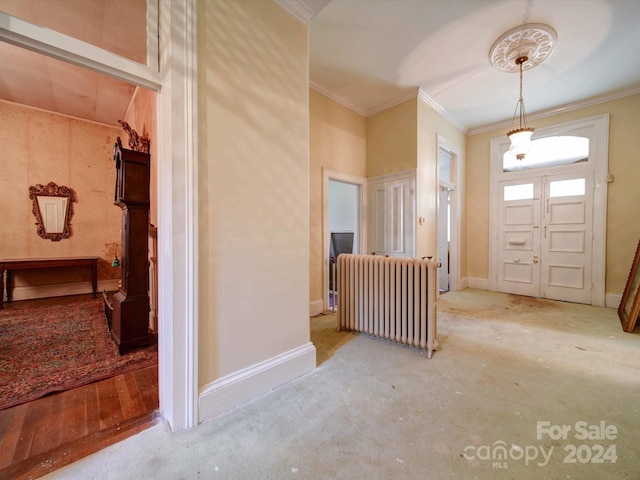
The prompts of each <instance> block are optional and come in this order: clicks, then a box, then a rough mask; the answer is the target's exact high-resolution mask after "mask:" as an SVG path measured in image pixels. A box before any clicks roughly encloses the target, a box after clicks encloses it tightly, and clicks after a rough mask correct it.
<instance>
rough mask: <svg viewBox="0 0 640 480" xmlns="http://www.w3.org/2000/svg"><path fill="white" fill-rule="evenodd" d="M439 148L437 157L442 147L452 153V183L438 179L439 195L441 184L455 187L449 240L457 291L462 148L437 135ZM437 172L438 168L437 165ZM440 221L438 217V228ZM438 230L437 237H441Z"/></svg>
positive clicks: (451, 194) (453, 286)
mask: <svg viewBox="0 0 640 480" xmlns="http://www.w3.org/2000/svg"><path fill="white" fill-rule="evenodd" d="M436 140H437V141H436V143H437V146H436V148H437V150H436V158H438V154H439V151H440V149H441V148H442V149H443V150H445V151H447V152H449V154H450V155H451V179H452V184H448V183H447V182H441V181H440V179H438V195H439V194H440V185H444V186H447V187H453V188H451V189H450V190H449V205H450V209H451V218H450V223H449V229H450V230H451V239H450V240H449V290H450V291H453V292H455V291H456V290H460V224H461V222H462V211H461V205H462V203H463V200H462V199H461V198H460V196H461V195H462V193H461V192H462V190H463V188H462V167H463V164H462V153H461V150H460V148H459V147H458V146H457V145H456V144H454V143H453V142H450V141H449V140H447V139H446V138H445V137H443V136H442V135H440V134H438V135H437V136H436ZM436 172H438V169H437V167H436ZM436 215H438V209H436ZM438 225H439V222H438V221H437V218H436V229H437V228H438ZM437 235H438V233H437V231H436V238H439V237H438V236H437Z"/></svg>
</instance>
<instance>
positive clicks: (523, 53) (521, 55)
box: [489, 23, 558, 160]
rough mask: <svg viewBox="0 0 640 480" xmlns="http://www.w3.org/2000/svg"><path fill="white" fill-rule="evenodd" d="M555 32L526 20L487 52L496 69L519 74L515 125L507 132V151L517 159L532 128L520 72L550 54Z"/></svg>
mask: <svg viewBox="0 0 640 480" xmlns="http://www.w3.org/2000/svg"><path fill="white" fill-rule="evenodd" d="M557 38H558V36H557V34H556V32H555V30H554V29H553V28H551V27H550V26H549V25H544V24H542V23H527V24H525V25H521V26H519V27H515V28H512V29H511V30H509V31H507V32H505V33H503V34H502V35H501V36H500V38H498V40H496V41H495V43H494V44H493V46H492V47H491V50H490V52H489V59H490V61H491V64H492V65H493V66H494V67H496V68H497V69H498V70H501V71H503V72H508V73H519V74H520V98H519V99H518V103H517V104H516V111H515V113H514V115H513V121H514V123H515V119H516V116H517V117H518V125H517V126H516V127H515V128H514V129H512V130H510V131H509V132H508V133H507V137H509V139H510V140H511V147H510V148H509V151H510V152H511V153H512V154H513V155H515V156H516V158H517V159H518V160H522V159H524V157H525V155H526V154H527V153H528V152H529V149H530V146H531V135H533V131H534V129H533V128H532V127H529V126H528V124H527V115H526V111H525V108H524V98H523V96H522V72H523V71H525V70H530V69H532V68H533V67H535V66H537V65H540V64H541V63H542V62H543V61H544V60H546V58H547V57H548V56H549V55H550V54H551V51H552V50H553V47H554V46H555V43H556V40H557Z"/></svg>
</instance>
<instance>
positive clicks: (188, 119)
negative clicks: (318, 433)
mask: <svg viewBox="0 0 640 480" xmlns="http://www.w3.org/2000/svg"><path fill="white" fill-rule="evenodd" d="M147 8H148V15H147V27H148V30H147V31H148V34H147V46H149V45H151V48H150V50H149V51H148V59H147V61H148V63H147V65H144V64H141V63H138V62H135V61H133V60H130V59H127V58H124V57H121V56H119V55H116V54H114V53H112V52H108V51H106V50H103V49H101V48H99V47H96V46H94V45H90V44H88V43H85V42H83V41H81V40H77V39H73V38H70V37H68V36H66V35H62V34H60V33H58V32H55V31H53V30H50V29H47V28H43V27H40V26H38V25H34V24H31V23H29V22H26V21H24V20H22V19H20V18H16V17H13V16H11V15H8V14H6V13H4V12H0V20H1V21H0V41H5V42H7V43H11V44H13V45H17V46H19V47H22V48H26V49H28V50H32V51H34V52H37V53H41V54H43V55H47V56H49V57H53V58H57V59H58V60H62V61H64V62H67V63H70V64H74V65H77V66H79V67H82V68H87V69H89V70H93V71H96V72H99V73H103V74H106V75H110V76H112V77H115V78H117V79H119V80H122V81H124V82H128V83H131V84H134V85H137V86H140V87H144V88H147V89H150V90H153V91H155V92H156V93H157V101H156V108H157V112H158V115H157V119H158V120H157V121H158V125H157V129H158V130H157V131H158V159H157V162H158V180H157V182H158V191H163V192H165V193H166V194H165V195H160V196H159V197H158V199H157V202H158V223H159V225H158V243H159V245H160V246H161V247H162V248H160V250H159V252H158V309H159V318H158V322H159V326H158V367H159V368H158V382H159V386H158V387H159V388H158V390H159V400H160V412H161V413H162V415H163V417H164V418H165V419H166V420H167V421H168V422H169V425H170V426H171V428H172V429H173V430H183V429H187V428H192V427H194V426H196V425H197V423H198V248H197V246H198V221H197V218H198V206H197V198H198V188H197V186H198V182H197V133H198V125H197V70H196V68H197V57H196V55H197V37H196V21H197V2H196V0H185V1H183V2H172V1H171V0H160V1H159V2H156V1H155V0H147ZM158 18H162V19H163V22H159V21H158V20H157V19H158ZM156 28H159V30H160V35H159V37H160V41H159V42H158V32H157V31H156V30H155V29H156ZM154 45H158V47H157V48H155V47H154ZM174 119H176V121H174Z"/></svg>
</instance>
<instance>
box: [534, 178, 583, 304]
mask: <svg viewBox="0 0 640 480" xmlns="http://www.w3.org/2000/svg"><path fill="white" fill-rule="evenodd" d="M592 192H593V181H592V180H591V179H590V178H589V176H588V175H576V174H565V175H548V176H547V177H546V178H544V200H545V202H546V204H545V207H544V212H543V222H542V223H543V225H542V234H543V239H542V252H541V259H540V260H541V262H540V265H541V268H542V274H541V289H542V293H541V296H542V297H544V298H552V299H555V300H565V301H568V302H577V303H587V304H591V290H592V280H591V250H592V243H593V238H592V236H593V233H592V232H593V228H592V222H593V212H592V211H593V195H592Z"/></svg>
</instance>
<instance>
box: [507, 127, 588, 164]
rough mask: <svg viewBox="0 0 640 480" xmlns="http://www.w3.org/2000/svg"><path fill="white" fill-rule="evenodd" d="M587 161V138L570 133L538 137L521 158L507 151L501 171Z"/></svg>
mask: <svg viewBox="0 0 640 480" xmlns="http://www.w3.org/2000/svg"><path fill="white" fill-rule="evenodd" d="M587 161H589V139H588V138H586V137H576V136H571V135H559V136H553V137H544V138H538V139H536V140H533V141H532V142H531V150H530V151H529V153H527V154H526V155H525V157H524V159H522V160H518V159H517V158H516V156H515V155H514V154H512V153H511V152H509V151H507V152H506V153H505V154H504V155H503V157H502V171H503V172H514V171H517V170H529V169H533V168H544V167H555V166H557V165H570V164H573V163H580V162H587Z"/></svg>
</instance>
